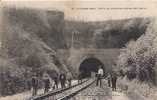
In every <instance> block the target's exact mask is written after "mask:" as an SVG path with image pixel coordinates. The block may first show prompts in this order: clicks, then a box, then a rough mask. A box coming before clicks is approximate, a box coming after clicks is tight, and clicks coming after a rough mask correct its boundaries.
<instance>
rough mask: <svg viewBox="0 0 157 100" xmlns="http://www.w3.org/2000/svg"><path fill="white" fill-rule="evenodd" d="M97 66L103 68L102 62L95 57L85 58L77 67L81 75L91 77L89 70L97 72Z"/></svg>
mask: <svg viewBox="0 0 157 100" xmlns="http://www.w3.org/2000/svg"><path fill="white" fill-rule="evenodd" d="M99 66H102V67H103V69H104V64H103V63H102V62H101V61H100V60H98V59H97V58H87V59H85V60H84V61H83V62H82V63H81V64H80V67H79V71H80V72H82V77H83V78H86V77H91V72H97V71H98V69H99Z"/></svg>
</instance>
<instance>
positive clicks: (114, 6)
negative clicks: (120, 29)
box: [1, 0, 157, 21]
mask: <svg viewBox="0 0 157 100" xmlns="http://www.w3.org/2000/svg"><path fill="white" fill-rule="evenodd" d="M8 1H9V2H8ZM1 4H2V5H5V6H6V5H7V6H16V7H29V8H37V9H44V10H48V9H49V10H60V11H63V12H64V13H65V19H68V20H73V19H74V20H84V21H103V20H111V19H126V18H132V17H151V16H156V13H155V8H157V2H155V1H152V2H150V1H141V0H136V1H133V0H118V1H116V2H115V1H114V2H113V1H107V0H106V1H100V0H97V1H94V0H90V1H89V0H86V1H80V0H79V1H78V0H77V1H76V0H75V1H74V0H68V1H67V0H62V1H57V0H53V1H52V0H49V1H45V0H44V1H43V0H38V1H36V0H35V1H32V0H27V1H24V0H20V1H17V0H3V2H2V3H1Z"/></svg>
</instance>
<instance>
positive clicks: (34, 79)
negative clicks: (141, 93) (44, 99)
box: [32, 74, 38, 96]
mask: <svg viewBox="0 0 157 100" xmlns="http://www.w3.org/2000/svg"><path fill="white" fill-rule="evenodd" d="M37 90H38V78H37V74H34V75H33V77H32V96H35V95H37Z"/></svg>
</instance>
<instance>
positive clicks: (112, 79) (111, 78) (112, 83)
mask: <svg viewBox="0 0 157 100" xmlns="http://www.w3.org/2000/svg"><path fill="white" fill-rule="evenodd" d="M96 77H97V81H96V85H97V86H99V85H100V87H102V79H103V78H104V70H103V67H102V66H99V69H98V72H97V74H96ZM107 81H108V86H109V87H112V90H113V91H116V82H117V74H116V72H112V73H109V74H108V76H107Z"/></svg>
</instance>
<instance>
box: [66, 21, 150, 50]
mask: <svg viewBox="0 0 157 100" xmlns="http://www.w3.org/2000/svg"><path fill="white" fill-rule="evenodd" d="M149 23H150V19H149V18H132V19H124V20H109V21H101V22H85V21H66V22H65V28H64V33H65V35H66V40H67V44H68V46H71V35H72V33H73V32H74V31H78V32H79V33H78V34H74V40H75V41H74V45H75V47H77V48H79V47H85V48H87V47H91V46H92V47H96V48H121V47H124V46H125V44H126V43H127V42H128V41H129V40H132V39H133V40H136V39H137V38H139V37H140V36H141V35H142V34H144V33H145V30H146V28H147V25H148V24H149Z"/></svg>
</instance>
